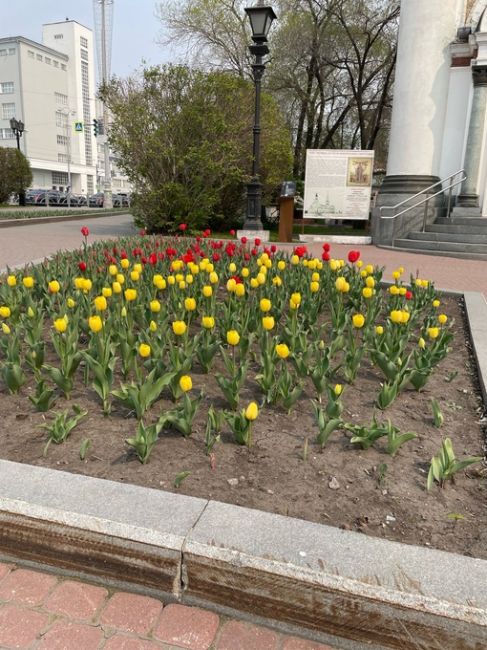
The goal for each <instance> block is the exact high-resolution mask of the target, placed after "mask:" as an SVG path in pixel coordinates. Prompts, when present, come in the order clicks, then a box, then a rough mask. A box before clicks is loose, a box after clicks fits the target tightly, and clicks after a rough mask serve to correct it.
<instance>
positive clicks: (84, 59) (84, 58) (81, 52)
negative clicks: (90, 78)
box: [80, 48, 88, 61]
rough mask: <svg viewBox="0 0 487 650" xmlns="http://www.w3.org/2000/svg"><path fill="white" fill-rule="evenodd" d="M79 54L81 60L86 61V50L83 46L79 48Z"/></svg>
mask: <svg viewBox="0 0 487 650" xmlns="http://www.w3.org/2000/svg"><path fill="white" fill-rule="evenodd" d="M80 56H81V58H82V60H83V61H88V52H87V51H86V50H83V48H81V50H80Z"/></svg>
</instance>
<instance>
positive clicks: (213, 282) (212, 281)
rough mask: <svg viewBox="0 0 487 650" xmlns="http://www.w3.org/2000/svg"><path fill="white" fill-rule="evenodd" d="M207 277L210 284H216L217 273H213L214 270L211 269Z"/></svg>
mask: <svg viewBox="0 0 487 650" xmlns="http://www.w3.org/2000/svg"><path fill="white" fill-rule="evenodd" d="M208 279H209V280H210V282H211V284H216V283H217V282H218V273H215V271H212V272H211V273H210V274H209V276H208Z"/></svg>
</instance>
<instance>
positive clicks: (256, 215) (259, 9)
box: [244, 0, 277, 230]
mask: <svg viewBox="0 0 487 650" xmlns="http://www.w3.org/2000/svg"><path fill="white" fill-rule="evenodd" d="M245 12H246V14H247V15H248V17H249V19H250V26H251V27H252V40H253V41H254V43H253V45H250V46H249V50H250V53H251V54H253V55H254V56H255V63H253V64H252V71H253V73H254V85H255V117H254V129H253V132H254V147H253V156H252V180H251V181H250V183H247V214H246V219H245V223H244V229H245V230H262V229H263V225H262V221H261V219H260V217H261V205H262V183H261V182H260V86H261V80H262V76H263V74H264V70H265V63H264V62H263V57H264V56H265V55H266V54H268V53H269V48H268V47H267V35H268V33H269V30H270V28H271V25H272V21H273V20H274V19H275V18H277V16H276V14H275V13H274V10H273V9H272V7H266V6H264V2H263V0H259V1H258V3H257V5H256V6H255V7H247V8H246V9H245Z"/></svg>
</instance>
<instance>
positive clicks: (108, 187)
mask: <svg viewBox="0 0 487 650" xmlns="http://www.w3.org/2000/svg"><path fill="white" fill-rule="evenodd" d="M100 3H101V70H102V74H101V76H102V82H103V85H105V84H106V83H107V82H108V74H107V72H108V71H107V67H108V64H107V34H106V15H105V0H100ZM103 135H104V138H105V142H104V144H103V153H104V158H105V182H104V186H103V194H104V196H103V207H104V208H112V207H113V201H112V179H111V174H110V147H109V144H108V110H107V106H106V103H105V102H103Z"/></svg>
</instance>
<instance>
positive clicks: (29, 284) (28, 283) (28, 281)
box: [22, 275, 34, 289]
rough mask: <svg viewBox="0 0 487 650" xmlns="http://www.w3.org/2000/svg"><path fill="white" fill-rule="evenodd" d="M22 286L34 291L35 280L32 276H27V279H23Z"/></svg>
mask: <svg viewBox="0 0 487 650" xmlns="http://www.w3.org/2000/svg"><path fill="white" fill-rule="evenodd" d="M22 284H23V285H24V287H25V288H26V289H32V287H33V286H34V278H33V277H32V276H31V275H27V276H26V277H25V278H22Z"/></svg>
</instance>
